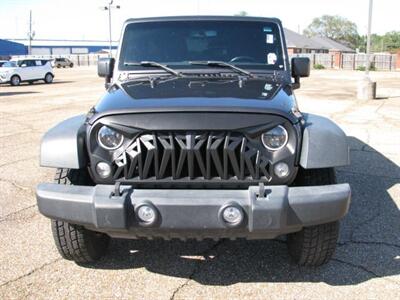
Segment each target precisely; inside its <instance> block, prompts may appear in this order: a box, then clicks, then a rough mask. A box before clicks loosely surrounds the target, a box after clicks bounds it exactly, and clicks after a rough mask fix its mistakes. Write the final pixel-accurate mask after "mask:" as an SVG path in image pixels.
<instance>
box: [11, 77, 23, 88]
mask: <svg viewBox="0 0 400 300" xmlns="http://www.w3.org/2000/svg"><path fill="white" fill-rule="evenodd" d="M10 84H11V85H12V86H17V85H20V84H21V77H19V76H18V75H13V76H11V78H10Z"/></svg>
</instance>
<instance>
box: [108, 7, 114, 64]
mask: <svg viewBox="0 0 400 300" xmlns="http://www.w3.org/2000/svg"><path fill="white" fill-rule="evenodd" d="M113 2H114V1H113V0H111V1H110V3H108V30H109V32H110V57H111V56H112V55H111V50H112V38H111V4H112V3H113Z"/></svg>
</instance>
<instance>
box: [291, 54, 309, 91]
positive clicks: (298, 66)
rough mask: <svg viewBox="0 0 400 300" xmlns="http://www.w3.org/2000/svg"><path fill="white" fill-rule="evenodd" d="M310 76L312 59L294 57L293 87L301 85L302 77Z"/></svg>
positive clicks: (296, 87)
mask: <svg viewBox="0 0 400 300" xmlns="http://www.w3.org/2000/svg"><path fill="white" fill-rule="evenodd" d="M308 76H310V59H309V58H308V57H293V58H292V77H293V78H294V84H293V88H295V89H298V88H299V87H300V77H308Z"/></svg>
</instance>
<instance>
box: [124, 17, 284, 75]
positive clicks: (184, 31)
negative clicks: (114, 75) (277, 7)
mask: <svg viewBox="0 0 400 300" xmlns="http://www.w3.org/2000/svg"><path fill="white" fill-rule="evenodd" d="M145 60H149V61H156V62H161V63H166V64H169V65H182V66H183V65H185V64H186V65H187V62H188V61H193V60H218V61H225V62H233V63H235V64H237V65H241V66H242V67H243V66H246V65H248V66H249V67H254V66H258V67H261V68H266V69H272V70H279V69H283V68H284V63H283V52H282V46H281V38H280V32H279V27H278V25H277V24H275V23H272V22H249V21H163V22H144V23H132V24H129V25H128V26H127V27H126V30H125V34H124V38H123V42H122V45H121V54H120V63H119V68H120V69H124V70H127V69H137V68H140V67H135V66H134V67H132V66H125V65H124V63H129V62H139V61H145Z"/></svg>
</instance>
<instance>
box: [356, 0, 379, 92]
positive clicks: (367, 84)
mask: <svg viewBox="0 0 400 300" xmlns="http://www.w3.org/2000/svg"><path fill="white" fill-rule="evenodd" d="M372 5H373V0H369V8H368V29H367V51H366V55H365V60H366V62H365V75H364V78H363V79H361V80H360V81H359V82H358V85H357V98H358V99H360V100H370V99H375V98H376V82H373V81H372V80H371V78H370V76H369V69H370V67H371V58H370V57H371V27H372Z"/></svg>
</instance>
